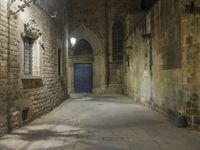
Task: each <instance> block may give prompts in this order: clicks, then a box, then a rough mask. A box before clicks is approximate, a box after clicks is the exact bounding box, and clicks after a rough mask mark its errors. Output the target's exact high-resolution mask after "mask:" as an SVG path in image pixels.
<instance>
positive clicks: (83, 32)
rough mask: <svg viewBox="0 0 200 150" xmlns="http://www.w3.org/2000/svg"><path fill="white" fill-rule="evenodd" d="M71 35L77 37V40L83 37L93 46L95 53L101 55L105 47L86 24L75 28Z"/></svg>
mask: <svg viewBox="0 0 200 150" xmlns="http://www.w3.org/2000/svg"><path fill="white" fill-rule="evenodd" d="M70 37H75V38H76V39H77V42H79V41H80V40H82V39H85V40H86V41H88V42H89V43H90V45H91V47H92V50H93V54H94V55H99V54H101V53H102V51H103V48H102V44H101V42H100V40H99V39H98V37H97V36H96V35H95V34H94V33H93V32H92V31H90V30H89V29H87V28H86V27H85V26H84V25H82V26H80V27H79V28H77V29H75V30H74V31H73V32H72V33H71V34H70Z"/></svg>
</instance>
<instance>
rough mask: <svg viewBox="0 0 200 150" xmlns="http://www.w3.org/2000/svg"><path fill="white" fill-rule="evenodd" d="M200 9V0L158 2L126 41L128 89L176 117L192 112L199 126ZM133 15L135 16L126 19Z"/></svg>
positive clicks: (126, 90) (146, 101)
mask: <svg viewBox="0 0 200 150" xmlns="http://www.w3.org/2000/svg"><path fill="white" fill-rule="evenodd" d="M199 7H200V4H199V2H198V1H196V2H195V3H194V6H192V4H191V3H190V1H176V0H172V1H168V0H160V1H158V2H157V3H156V4H155V6H154V7H153V8H152V9H151V10H150V11H149V12H147V14H146V15H145V16H144V17H141V20H140V21H139V22H138V23H132V24H131V25H130V26H133V27H132V28H131V29H130V30H129V34H128V35H129V36H127V38H126V43H125V45H124V47H125V49H124V51H125V53H126V55H127V56H126V57H128V58H129V59H125V63H124V68H125V70H126V71H124V92H125V93H127V94H128V95H130V96H132V97H134V99H135V100H136V101H138V102H142V103H144V104H146V105H148V106H150V107H152V108H154V109H156V110H159V111H161V112H164V113H167V114H168V115H170V116H172V117H175V116H177V115H184V116H187V117H188V121H189V122H190V123H191V124H192V125H199V124H200V122H199V119H200V117H199V116H200V113H199V102H200V101H199V85H200V82H199V76H198V74H199V69H198V68H199V44H200V41H199V38H200V37H199V32H200V30H199V11H198V10H199ZM131 18H134V14H129V17H128V19H127V20H126V21H125V23H127V22H131ZM133 24H135V25H133ZM127 47H128V48H127ZM127 62H128V64H129V65H127Z"/></svg>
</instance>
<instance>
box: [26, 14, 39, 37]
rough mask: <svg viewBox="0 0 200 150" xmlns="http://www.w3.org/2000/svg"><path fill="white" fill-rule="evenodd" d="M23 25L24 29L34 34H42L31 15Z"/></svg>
mask: <svg viewBox="0 0 200 150" xmlns="http://www.w3.org/2000/svg"><path fill="white" fill-rule="evenodd" d="M24 27H25V30H26V31H28V32H31V33H33V34H36V35H37V36H38V37H39V36H41V35H42V33H41V31H40V29H39V27H38V24H37V22H36V21H35V19H34V18H33V17H31V18H30V19H29V22H28V23H27V24H25V25H24Z"/></svg>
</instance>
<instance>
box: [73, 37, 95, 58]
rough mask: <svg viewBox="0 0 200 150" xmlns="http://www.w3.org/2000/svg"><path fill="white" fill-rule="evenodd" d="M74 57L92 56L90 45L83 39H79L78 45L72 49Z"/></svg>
mask: <svg viewBox="0 0 200 150" xmlns="http://www.w3.org/2000/svg"><path fill="white" fill-rule="evenodd" d="M74 55H75V56H79V55H85V56H88V55H89V56H90V55H93V52H92V47H91V45H90V43H89V42H88V41H86V40H84V39H81V40H80V41H78V43H77V44H76V45H75V48H74Z"/></svg>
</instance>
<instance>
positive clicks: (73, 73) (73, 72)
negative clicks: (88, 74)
mask: <svg viewBox="0 0 200 150" xmlns="http://www.w3.org/2000/svg"><path fill="white" fill-rule="evenodd" d="M76 64H91V66H92V89H91V93H93V88H94V64H93V62H74V63H73V67H72V68H73V71H72V77H73V93H76V92H75V65H76Z"/></svg>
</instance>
